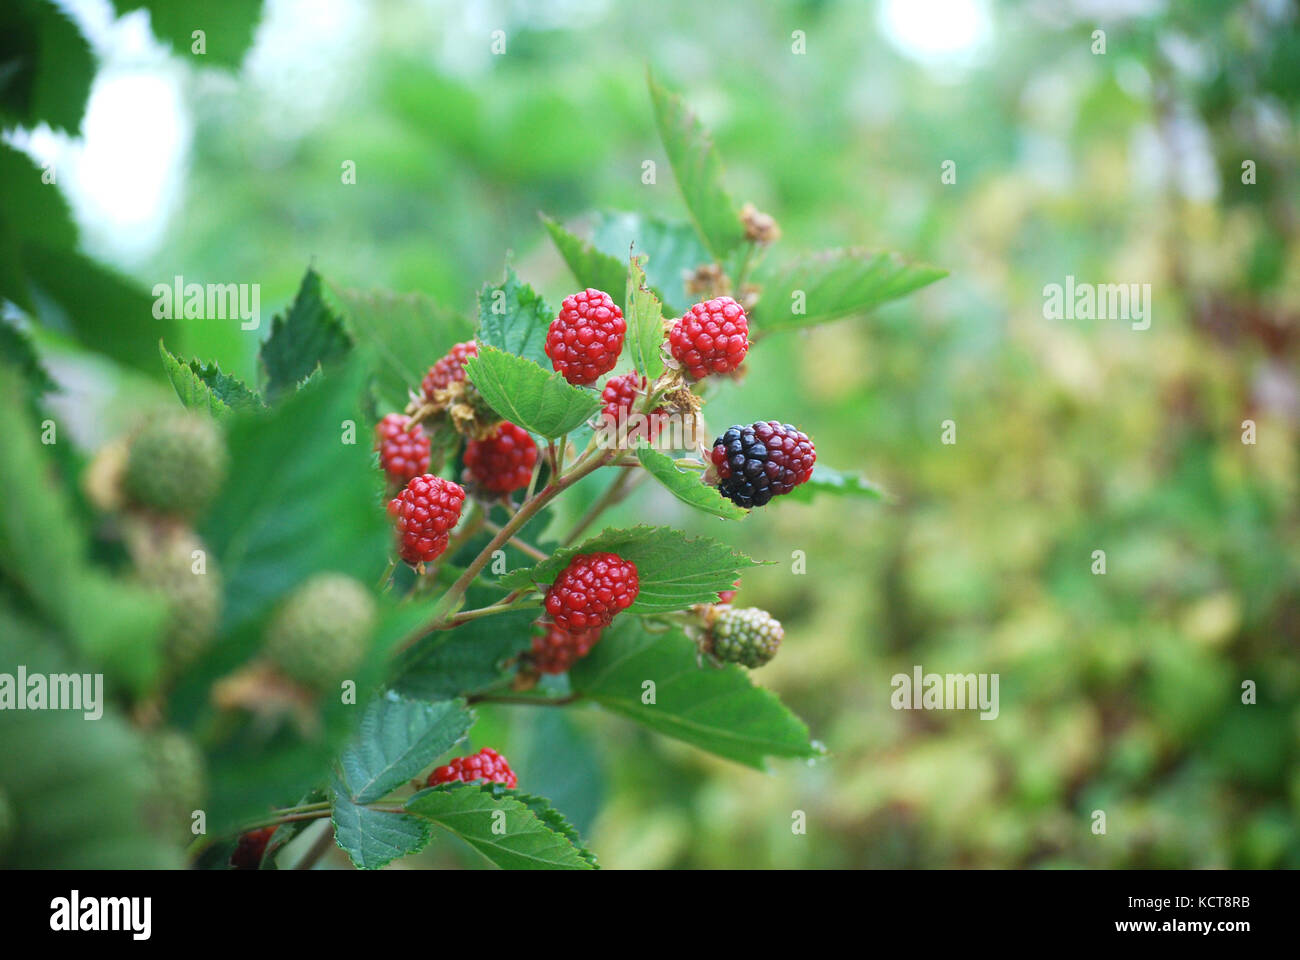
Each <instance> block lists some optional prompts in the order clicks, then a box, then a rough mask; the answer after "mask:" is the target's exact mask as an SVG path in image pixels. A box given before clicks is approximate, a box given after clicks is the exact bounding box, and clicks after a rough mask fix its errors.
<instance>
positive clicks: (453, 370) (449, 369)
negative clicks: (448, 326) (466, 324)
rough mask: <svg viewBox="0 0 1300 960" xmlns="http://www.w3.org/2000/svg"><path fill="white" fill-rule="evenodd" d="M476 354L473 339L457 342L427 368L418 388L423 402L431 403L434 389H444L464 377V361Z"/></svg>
mask: <svg viewBox="0 0 1300 960" xmlns="http://www.w3.org/2000/svg"><path fill="white" fill-rule="evenodd" d="M477 356H478V344H477V343H475V342H474V341H473V340H466V341H465V342H464V343H458V344H456V345H455V346H454V347H452V348H451V349H450V350H449V351H447V355H446V356H445V357H443V358H442V359H440V360H439V361H438V362H437V363H435V364H434V365H433V366H431V367H430V368H429V372H428V373H426V374H425V375H424V382H423V383H421V384H420V390H421V392H422V393H423V394H424V402H425V403H433V402H435V401H434V398H433V394H434V391H437V390H446V389H447V388H448V387H449V386H451V385H452V384H453V383H456V382H457V381H460V380H464V379H465V361H466V360H467V359H469V358H470V357H477Z"/></svg>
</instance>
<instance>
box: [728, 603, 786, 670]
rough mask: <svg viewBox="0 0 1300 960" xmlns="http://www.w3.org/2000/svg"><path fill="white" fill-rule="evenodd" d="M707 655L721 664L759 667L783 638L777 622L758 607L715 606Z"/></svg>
mask: <svg viewBox="0 0 1300 960" xmlns="http://www.w3.org/2000/svg"><path fill="white" fill-rule="evenodd" d="M714 609H715V610H716V613H715V614H714V619H713V625H712V628H711V633H710V636H711V640H712V646H711V652H712V654H713V656H714V657H716V658H717V659H719V660H721V661H723V662H724V663H739V664H743V665H744V666H746V667H750V668H753V667H761V666H762V665H763V664H765V663H767V662H768V661H769V660H771V659H772V658H773V657H775V656H776V650H777V648H778V647H779V646H780V645H781V640H782V639H783V638H784V637H785V630H783V629H782V628H781V621H779V620H777V619H776V618H775V617H773V616H772V615H771V614H770V613H768V612H767V611H766V610H760V609H758V607H743V608H741V609H739V610H736V609H733V608H731V607H725V606H723V607H715V608H714Z"/></svg>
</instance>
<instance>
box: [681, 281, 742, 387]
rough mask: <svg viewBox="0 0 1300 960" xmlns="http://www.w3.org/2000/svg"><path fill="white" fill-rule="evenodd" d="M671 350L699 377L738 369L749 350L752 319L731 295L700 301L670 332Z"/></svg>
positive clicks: (688, 369)
mask: <svg viewBox="0 0 1300 960" xmlns="http://www.w3.org/2000/svg"><path fill="white" fill-rule="evenodd" d="M668 349H669V350H670V351H672V355H673V358H674V359H675V360H676V361H677V362H678V363H680V364H681V365H682V366H683V367H685V368H686V372H687V373H689V374H690V375H691V376H692V377H694V378H695V379H697V380H699V379H702V378H703V377H707V376H708V375H709V374H711V373H727V372H728V371H731V370H735V369H736V368H737V367H738V366H740V363H741V361H742V360H744V359H745V354H746V352H748V350H749V320H748V319H747V318H746V317H745V311H744V308H742V307H741V305H740V304H738V303H737V302H736V301H735V300H732V299H731V297H715V298H714V299H712V300H705V301H704V302H703V303H697V304H696V305H695V306H693V307H691V309H690V310H688V311H686V315H685V316H683V317H682V318H681V319H680V320H678V321H677V322H676V323H675V324H673V327H672V329H671V330H669V331H668Z"/></svg>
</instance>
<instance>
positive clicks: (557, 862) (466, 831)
mask: <svg viewBox="0 0 1300 960" xmlns="http://www.w3.org/2000/svg"><path fill="white" fill-rule="evenodd" d="M406 809H407V810H408V811H410V812H411V813H413V814H416V815H417V816H420V817H424V818H426V819H427V820H429V821H431V822H433V823H436V824H438V825H439V826H441V827H444V828H445V829H447V830H450V831H451V832H452V833H454V834H456V835H457V836H458V837H460V838H461V839H462V840H464V841H465V842H466V843H468V844H469V845H470V846H472V847H473V848H474V849H475V850H477V851H478V852H479V853H481V854H483V856H485V857H487V858H488V859H489V860H491V861H492V862H493V863H495V864H496V865H497V866H499V867H504V868H506V869H512V870H590V869H593V867H594V864H593V863H592V861H591V860H589V859H588V857H589V856H590V854H586V855H585V856H584V851H582V850H581V849H580V848H579V847H577V846H576V845H575V844H574V843H573V842H572V841H571V840H570V839H569V836H568V835H566V832H561V831H560V830H558V829H552V827H551V826H549V825H548V823H547V822H546V821H544V820H543V819H541V818H540V817H539V816H538V815H537V814H536V813H535V812H534V811H533V810H532V809H531V808H530V807H529V805H528V804H526V803H524V802H523V801H521V800H520V799H518V798H517V797H516V796H514V795H512V794H510V793H509V792H503V791H500V790H494V789H493V785H491V784H489V785H487V786H486V787H480V786H478V785H475V784H467V783H455V784H446V785H444V786H441V787H434V788H432V789H429V790H421V791H420V792H419V793H417V794H416V795H415V796H413V797H411V798H410V799H409V800H407V801H406ZM498 824H500V825H501V826H498ZM502 830H503V832H500V831H502Z"/></svg>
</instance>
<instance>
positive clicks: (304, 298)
mask: <svg viewBox="0 0 1300 960" xmlns="http://www.w3.org/2000/svg"><path fill="white" fill-rule="evenodd" d="M351 349H352V338H351V337H350V336H348V332H347V330H346V329H344V327H343V320H342V319H341V318H340V317H339V316H338V315H337V314H335V313H334V312H333V311H332V310H331V309H330V308H329V306H328V305H327V304H326V303H325V299H324V297H323V296H322V295H321V283H320V274H318V273H317V272H316V271H315V270H312V269H311V268H308V270H307V272H306V273H305V274H304V275H303V278H302V284H301V285H300V286H299V287H298V295H297V296H296V297H294V299H293V303H292V304H290V305H289V310H288V312H287V313H285V314H284V315H276V316H275V317H274V318H273V319H272V320H271V334H270V336H268V337H267V338H266V340H264V341H263V342H262V350H261V353H260V357H261V360H262V368H263V369H264V370H265V371H266V395H267V398H268V399H269V400H272V401H275V400H278V399H279V398H280V397H281V396H283V395H285V394H287V393H293V392H294V391H295V390H296V389H298V386H299V385H300V384H301V383H302V382H303V381H304V380H306V379H307V378H308V377H310V376H311V375H312V373H313V372H315V370H316V368H317V367H329V366H331V365H332V364H335V363H338V362H339V361H340V360H342V359H343V358H344V357H345V356H347V354H348V351H349V350H351Z"/></svg>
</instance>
